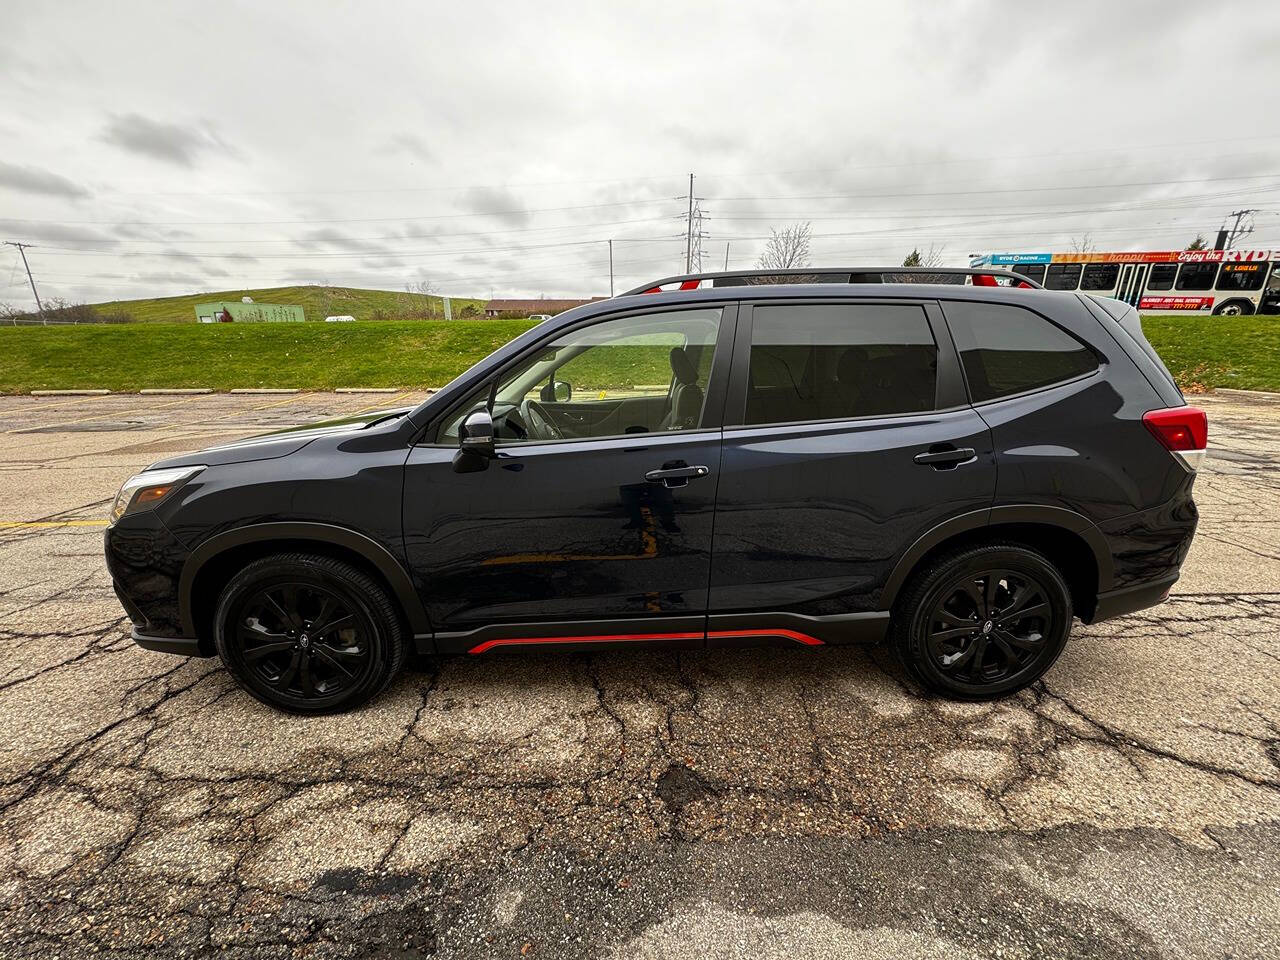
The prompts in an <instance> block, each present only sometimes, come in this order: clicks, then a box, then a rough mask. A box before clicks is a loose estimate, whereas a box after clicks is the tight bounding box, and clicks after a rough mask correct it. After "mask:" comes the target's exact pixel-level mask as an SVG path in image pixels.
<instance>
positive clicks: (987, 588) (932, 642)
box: [895, 544, 1071, 699]
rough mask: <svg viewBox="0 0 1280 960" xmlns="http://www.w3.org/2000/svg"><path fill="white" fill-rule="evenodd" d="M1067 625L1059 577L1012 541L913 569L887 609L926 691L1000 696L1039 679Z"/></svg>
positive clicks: (1067, 604)
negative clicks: (895, 604)
mask: <svg viewBox="0 0 1280 960" xmlns="http://www.w3.org/2000/svg"><path fill="white" fill-rule="evenodd" d="M1070 626H1071V597H1070V592H1069V590H1068V588H1067V586H1066V583H1065V582H1064V580H1063V578H1062V575H1061V574H1060V573H1059V572H1058V570H1057V569H1056V568H1054V566H1053V565H1052V564H1051V563H1049V561H1048V560H1047V559H1045V558H1044V557H1043V556H1041V555H1040V554H1039V553H1037V552H1035V551H1034V550H1031V549H1029V548H1027V547H1023V546H1020V545H1014V544H1002V545H993V546H986V547H978V548H973V549H970V550H967V551H963V552H960V553H957V554H951V555H949V556H944V557H942V558H940V559H939V560H937V561H935V562H934V563H932V564H930V565H929V567H928V568H927V569H926V570H924V571H921V573H920V574H918V575H917V577H916V578H915V579H914V580H913V582H912V584H911V586H910V587H909V588H908V590H907V591H906V596H905V598H904V601H903V603H902V604H901V605H900V607H899V610H898V611H896V612H895V627H896V629H895V636H896V641H897V646H898V651H899V654H900V656H901V658H902V660H903V663H904V665H905V666H906V667H907V669H908V670H909V671H910V672H911V674H912V675H913V676H914V677H915V678H916V679H918V680H919V681H920V682H921V683H923V684H924V685H925V686H926V687H928V688H929V689H931V690H934V691H937V692H940V693H945V694H947V695H949V696H954V697H960V698H964V699H986V698H990V697H997V696H1002V695H1005V694H1008V693H1012V692H1013V691H1015V690H1020V689H1022V688H1023V687H1025V686H1027V685H1028V684H1030V683H1032V682H1034V681H1035V680H1037V679H1039V678H1040V677H1041V676H1043V674H1044V673H1045V671H1046V670H1048V669H1049V667H1050V666H1052V665H1053V662H1054V661H1055V660H1056V659H1057V658H1058V655H1059V654H1060V653H1061V651H1062V648H1063V646H1064V645H1065V643H1066V640H1067V636H1068V634H1069V632H1070Z"/></svg>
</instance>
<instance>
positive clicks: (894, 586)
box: [880, 504, 1113, 610]
mask: <svg viewBox="0 0 1280 960" xmlns="http://www.w3.org/2000/svg"><path fill="white" fill-rule="evenodd" d="M1003 523H1033V524H1038V525H1040V526H1045V527H1057V528H1059V529H1061V530H1066V531H1068V532H1070V533H1074V534H1076V535H1077V536H1078V537H1080V539H1082V540H1083V541H1084V542H1085V543H1086V544H1088V545H1089V549H1090V550H1091V551H1092V552H1093V558H1094V560H1095V561H1096V563H1097V565H1098V590H1099V592H1101V591H1104V590H1107V589H1109V588H1110V586H1111V581H1112V576H1113V569H1112V567H1113V564H1112V560H1111V548H1110V547H1109V546H1108V545H1107V540H1106V538H1105V537H1104V536H1103V535H1102V531H1100V530H1099V529H1098V528H1097V526H1096V525H1095V524H1094V522H1093V521H1092V520H1090V519H1089V518H1088V517H1086V516H1083V515H1082V514H1079V513H1076V512H1075V511H1074V510H1068V509H1066V508H1065V507H1050V506H1045V505H1043V504H1011V505H1007V506H999V507H991V508H990V509H986V510H973V511H971V512H969V513H962V514H960V515H959V516H955V517H951V518H950V519H948V520H944V521H942V523H939V524H938V525H937V526H935V527H932V528H930V529H929V530H928V531H926V532H925V533H924V534H922V535H921V536H920V537H919V538H918V539H917V540H916V541H915V543H913V544H911V546H909V547H908V548H907V549H906V551H904V552H903V554H902V556H901V557H899V558H898V562H897V563H896V564H895V565H894V567H893V570H892V572H891V573H890V574H889V578H888V580H886V581H885V585H884V589H883V590H882V591H881V593H880V609H882V610H889V609H892V607H893V604H894V601H895V600H897V598H898V591H900V590H901V589H902V586H903V584H905V583H906V582H907V578H908V577H909V576H911V573H912V571H913V570H915V568H916V565H917V564H918V563H919V562H920V559H921V558H922V557H923V556H924V555H925V554H926V553H928V552H929V551H930V550H932V549H933V548H934V547H936V546H938V544H940V543H943V542H944V541H946V540H950V539H951V538H952V537H954V536H957V535H958V534H962V533H969V532H971V531H973V530H981V529H983V528H984V527H991V526H996V525H998V524H1003Z"/></svg>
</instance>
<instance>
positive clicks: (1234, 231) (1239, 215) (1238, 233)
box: [1223, 208, 1258, 250]
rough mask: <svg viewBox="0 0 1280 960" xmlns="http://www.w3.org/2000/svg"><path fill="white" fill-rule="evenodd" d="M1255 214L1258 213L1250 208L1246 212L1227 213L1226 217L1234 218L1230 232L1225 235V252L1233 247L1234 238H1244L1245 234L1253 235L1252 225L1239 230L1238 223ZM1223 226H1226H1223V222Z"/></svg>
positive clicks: (1234, 211)
mask: <svg viewBox="0 0 1280 960" xmlns="http://www.w3.org/2000/svg"><path fill="white" fill-rule="evenodd" d="M1257 212H1258V211H1257V210H1256V209H1252V208H1251V209H1248V210H1233V211H1231V212H1230V213H1228V214H1227V216H1228V217H1235V218H1236V222H1235V225H1234V226H1233V227H1232V228H1231V231H1230V232H1229V233H1228V234H1227V246H1226V249H1227V250H1230V249H1231V248H1232V246H1234V244H1235V242H1236V238H1237V237H1243V236H1245V235H1246V234H1250V233H1253V224H1252V223H1250V224H1249V225H1248V226H1247V227H1244V228H1243V229H1242V228H1241V226H1240V221H1241V220H1243V219H1244V218H1245V217H1251V216H1253V214H1255V213H1257ZM1223 225H1224V226H1225V225H1226V224H1225V221H1224V223H1223Z"/></svg>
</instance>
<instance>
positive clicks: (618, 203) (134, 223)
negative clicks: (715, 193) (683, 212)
mask: <svg viewBox="0 0 1280 960" xmlns="http://www.w3.org/2000/svg"><path fill="white" fill-rule="evenodd" d="M683 199H684V198H683V197H647V198H644V199H641V200H615V201H611V202H609V203H584V204H578V205H575V206H565V207H524V208H520V209H515V210H477V211H473V212H471V213H440V214H424V215H422V216H415V217H321V218H314V219H303V220H33V219H11V218H5V222H6V223H44V224H58V225H59V226H81V227H83V226H100V227H101V226H107V227H241V226H243V227H261V226H271V225H273V224H286V223H407V222H410V221H414V220H454V219H458V218H461V217H512V216H525V215H528V214H531V213H557V212H560V211H565V210H599V209H601V208H604V207H630V206H637V205H639V204H642V203H669V202H670V201H672V200H683Z"/></svg>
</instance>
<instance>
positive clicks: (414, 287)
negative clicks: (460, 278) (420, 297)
mask: <svg viewBox="0 0 1280 960" xmlns="http://www.w3.org/2000/svg"><path fill="white" fill-rule="evenodd" d="M404 292H405V293H421V294H424V295H426V296H429V297H432V296H435V293H436V285H435V281H433V280H427V279H425V278H424V279H422V280H410V281H409V282H408V283H406V284H405V285H404Z"/></svg>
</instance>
